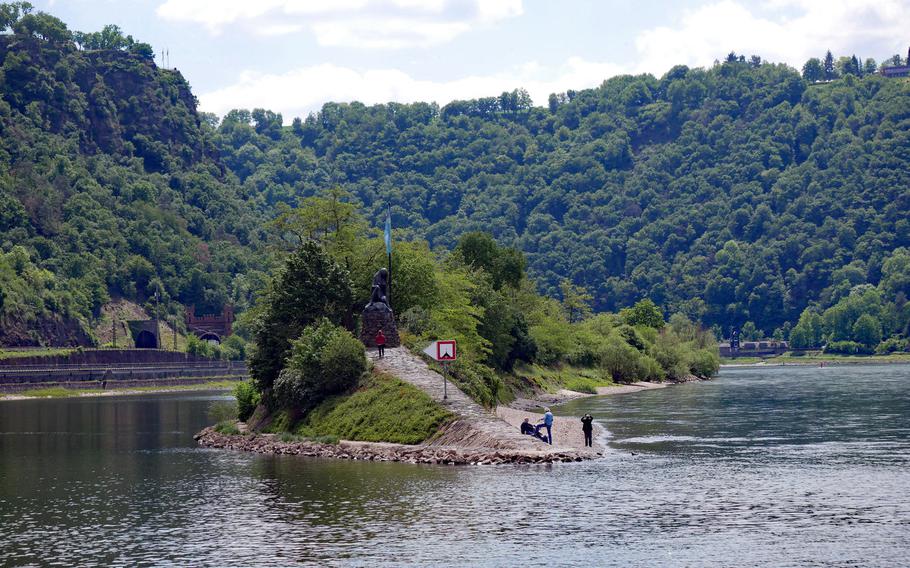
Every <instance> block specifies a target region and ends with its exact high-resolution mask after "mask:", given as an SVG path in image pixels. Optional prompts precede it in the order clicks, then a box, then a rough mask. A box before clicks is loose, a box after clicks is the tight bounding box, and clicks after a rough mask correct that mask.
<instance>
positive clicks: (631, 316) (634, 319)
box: [619, 298, 664, 329]
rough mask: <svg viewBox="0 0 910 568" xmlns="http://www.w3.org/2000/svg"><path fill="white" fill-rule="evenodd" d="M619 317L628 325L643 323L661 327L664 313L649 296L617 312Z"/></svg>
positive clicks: (648, 325) (647, 325)
mask: <svg viewBox="0 0 910 568" xmlns="http://www.w3.org/2000/svg"><path fill="white" fill-rule="evenodd" d="M619 315H620V317H621V318H622V319H623V321H624V322H626V323H627V324H629V325H632V326H635V325H643V326H646V327H653V328H654V329H661V328H662V327H663V326H664V314H663V312H661V310H660V308H659V307H657V304H655V303H654V302H653V301H651V299H650V298H645V299H643V300H639V301H637V302H635V305H634V306H632V307H631V308H626V309H624V310H622V311H620V312H619Z"/></svg>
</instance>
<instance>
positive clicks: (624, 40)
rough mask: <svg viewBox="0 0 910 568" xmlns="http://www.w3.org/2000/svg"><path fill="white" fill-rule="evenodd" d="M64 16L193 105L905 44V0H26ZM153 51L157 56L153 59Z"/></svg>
mask: <svg viewBox="0 0 910 568" xmlns="http://www.w3.org/2000/svg"><path fill="white" fill-rule="evenodd" d="M32 3H33V4H35V6H36V7H37V8H38V9H41V10H45V11H48V12H50V13H52V14H54V15H56V16H58V17H60V18H61V19H63V20H64V21H66V22H67V24H68V25H69V26H70V28H71V29H76V30H81V31H95V30H98V29H101V28H102V27H103V26H104V25H105V24H110V23H113V24H117V25H119V26H120V27H121V28H123V30H124V31H125V32H126V33H129V34H132V35H133V36H134V37H135V38H136V39H137V40H140V41H146V42H148V43H151V44H152V45H153V47H154V48H155V49H156V51H157V52H159V53H160V51H161V50H163V49H167V50H168V52H169V61H170V66H171V67H176V68H178V69H180V71H182V72H183V74H184V76H185V77H186V78H187V79H188V80H189V82H190V84H191V85H192V86H193V90H194V92H195V93H196V95H197V96H198V97H199V99H200V107H201V110H205V111H209V112H214V113H216V114H219V115H223V114H224V113H225V112H227V111H228V110H230V109H232V108H254V107H262V108H268V109H271V110H275V111H277V112H281V113H282V114H283V115H284V119H285V122H290V121H291V120H292V119H293V117H295V116H305V115H306V114H307V113H309V112H312V111H314V110H318V109H319V108H320V107H321V105H322V104H323V103H324V102H326V101H330V100H331V101H351V100H360V101H363V102H365V103H379V102H388V101H391V100H395V101H400V102H411V101H416V100H425V101H436V102H438V103H439V104H445V103H447V102H448V101H450V100H452V99H462V98H473V97H479V96H489V95H496V94H499V93H500V92H502V91H504V90H511V89H514V88H519V87H522V88H525V89H527V90H528V91H529V92H530V93H531V95H532V97H533V99H534V101H535V103H536V104H545V103H546V97H547V95H548V94H549V93H551V92H562V91H565V90H566V89H581V88H585V87H591V86H596V85H598V84H600V83H601V82H602V81H603V80H604V79H606V78H608V77H610V76H613V75H617V74H623V73H644V72H647V73H652V74H654V75H656V76H660V75H661V74H663V73H664V72H665V71H666V70H667V69H669V68H670V67H672V66H673V65H675V64H686V65H690V66H708V65H711V64H712V63H713V61H714V60H715V59H718V58H722V57H723V56H724V55H725V54H726V53H728V52H729V51H731V50H735V51H736V52H737V53H744V54H746V55H747V56H748V55H752V54H758V55H761V56H762V57H763V58H765V59H766V60H769V61H773V62H784V63H788V64H790V65H792V66H794V67H800V66H801V65H802V63H803V62H804V61H805V60H806V59H807V58H808V57H811V56H821V55H823V54H824V52H825V50H827V49H831V50H832V51H833V52H834V53H835V54H836V55H844V54H847V55H849V54H853V53H855V54H856V55H858V56H859V57H861V58H866V57H874V58H876V59H877V60H881V59H884V58H886V57H890V56H891V55H893V54H895V53H900V54H902V55H904V56H906V53H907V46H908V44H910V33H908V32H907V31H906V30H907V27H906V23H907V22H908V21H910V0H878V1H866V0H760V1H759V0H751V1H749V0H707V1H706V0H682V1H678V2H658V1H656V0H638V1H635V2H623V1H617V0H602V1H594V0H562V1H559V2H555V1H552V0H333V1H322V0H255V1H247V0H119V1H115V0H37V1H36V0H32ZM158 63H159V64H163V62H162V61H161V59H160V57H159V58H158Z"/></svg>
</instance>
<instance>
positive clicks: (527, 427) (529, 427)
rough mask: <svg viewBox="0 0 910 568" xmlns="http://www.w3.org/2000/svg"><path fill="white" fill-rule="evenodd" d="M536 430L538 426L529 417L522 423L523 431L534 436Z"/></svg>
mask: <svg viewBox="0 0 910 568" xmlns="http://www.w3.org/2000/svg"><path fill="white" fill-rule="evenodd" d="M535 431H536V428H534V425H533V424H531V421H530V420H529V419H528V418H525V421H524V422H522V423H521V433H522V434H528V435H530V436H533V435H534V432H535Z"/></svg>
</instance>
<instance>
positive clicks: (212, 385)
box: [0, 380, 237, 398]
mask: <svg viewBox="0 0 910 568" xmlns="http://www.w3.org/2000/svg"><path fill="white" fill-rule="evenodd" d="M235 384H237V381H229V380H220V381H209V382H205V383H197V384H190V385H166V386H146V387H120V388H108V389H68V388H65V387H47V388H37V389H29V390H24V391H20V392H16V393H5V394H6V395H15V396H29V397H34V398H67V397H75V396H90V395H95V394H103V393H108V392H115V393H116V392H129V393H132V392H169V391H195V390H227V389H231V388H233V387H234V385H235ZM3 397H4V394H0V398H3Z"/></svg>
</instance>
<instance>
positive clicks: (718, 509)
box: [0, 366, 910, 566]
mask: <svg viewBox="0 0 910 568" xmlns="http://www.w3.org/2000/svg"><path fill="white" fill-rule="evenodd" d="M908 386H910V366H887V367H885V366H882V367H871V366H870V367H828V368H824V369H819V368H793V367H789V368H761V369H758V368H751V369H735V370H727V369H725V370H724V371H723V372H722V373H721V377H720V378H719V379H717V380H715V381H711V382H706V383H696V384H687V385H681V386H675V387H672V388H668V389H662V390H654V391H648V392H643V393H639V394H635V395H621V396H613V397H601V398H589V399H584V400H580V401H575V402H573V403H571V404H569V405H566V406H564V407H563V408H560V409H558V411H557V413H565V414H578V413H581V412H585V411H590V412H591V413H592V414H594V416H595V418H596V419H597V420H598V421H599V422H600V423H601V424H603V425H604V426H605V427H606V428H607V430H608V431H609V440H608V442H609V450H608V455H607V456H606V457H605V458H604V459H601V460H597V461H592V462H586V463H578V464H558V465H552V466H520V467H516V466H497V467H442V466H415V465H405V464H389V463H361V462H349V461H331V460H319V459H308V458H299V457H293V456H285V457H273V456H258V455H251V454H244V453H235V452H228V451H222V450H206V449H199V448H197V447H195V445H194V443H193V439H192V436H193V433H194V432H196V431H198V430H199V429H201V428H202V427H203V426H205V425H206V423H207V422H208V420H207V418H206V409H207V407H208V405H209V404H210V403H211V402H212V401H213V400H217V399H223V398H226V397H225V396H224V395H223V394H219V393H193V394H186V393H183V394H155V395H151V394H150V395H144V396H131V397H107V398H80V399H68V400H29V401H15V402H12V401H7V402H0V565H4V566H8V565H13V566H16V565H31V564H35V565H59V566H77V565H78V566H91V565H97V566H139V565H175V566H204V565H205V566H229V565H236V566H250V565H268V566H276V565H289V564H300V563H302V564H314V565H366V566H382V565H400V564H411V565H422V566H426V565H446V566H453V565H455V566H461V565H464V566H518V565H542V564H546V565H560V566H561V565H576V566H577V565H584V566H818V565H825V566H900V565H906V564H907V563H908V562H910V544H908V539H910V471H908V466H910V418H908V417H910V394H908V390H907V387H908Z"/></svg>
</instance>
